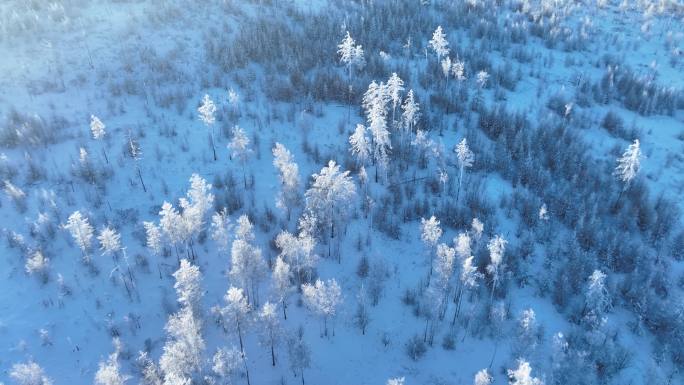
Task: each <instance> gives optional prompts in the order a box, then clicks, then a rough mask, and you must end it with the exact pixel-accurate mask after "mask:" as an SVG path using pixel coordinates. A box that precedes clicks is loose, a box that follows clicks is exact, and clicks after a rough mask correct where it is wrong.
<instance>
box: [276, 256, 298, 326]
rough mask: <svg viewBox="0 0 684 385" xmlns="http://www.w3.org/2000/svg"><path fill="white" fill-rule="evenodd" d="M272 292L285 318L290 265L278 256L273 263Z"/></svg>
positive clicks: (290, 290)
mask: <svg viewBox="0 0 684 385" xmlns="http://www.w3.org/2000/svg"><path fill="white" fill-rule="evenodd" d="M272 277H273V293H274V294H275V296H276V298H277V300H278V302H280V305H281V306H282V308H283V317H284V318H285V319H287V298H288V297H289V296H290V293H292V291H293V289H294V287H293V285H292V272H291V271H290V265H288V263H287V262H285V261H284V260H283V258H281V257H280V256H278V257H276V260H275V263H274V264H273V275H272Z"/></svg>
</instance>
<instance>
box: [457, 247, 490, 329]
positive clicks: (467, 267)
mask: <svg viewBox="0 0 684 385" xmlns="http://www.w3.org/2000/svg"><path fill="white" fill-rule="evenodd" d="M474 259H475V257H473V256H472V255H471V256H470V257H468V258H465V259H464V260H463V263H462V265H461V275H460V277H459V281H460V287H459V290H458V302H457V304H456V310H455V311H454V318H453V320H452V321H451V324H452V325H454V324H456V318H457V317H458V315H459V313H460V311H461V301H462V299H463V297H464V296H465V293H469V292H471V291H472V290H474V289H475V288H476V287H477V285H478V280H480V279H481V278H482V273H479V272H478V271H477V266H475V263H474V261H473V260H474Z"/></svg>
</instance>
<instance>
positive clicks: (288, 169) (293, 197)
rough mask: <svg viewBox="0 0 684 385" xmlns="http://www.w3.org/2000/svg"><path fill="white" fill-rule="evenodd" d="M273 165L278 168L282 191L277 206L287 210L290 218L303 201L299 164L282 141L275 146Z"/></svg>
mask: <svg viewBox="0 0 684 385" xmlns="http://www.w3.org/2000/svg"><path fill="white" fill-rule="evenodd" d="M273 165H274V166H275V167H276V169H278V177H279V179H280V185H281V191H280V193H278V197H277V198H276V207H278V208H279V209H281V210H285V212H286V213H287V219H288V220H290V214H291V213H292V209H293V208H295V207H297V206H298V205H299V204H300V203H301V196H300V191H299V166H297V163H295V161H294V157H293V156H292V154H291V153H290V151H289V150H288V149H287V148H285V146H283V145H282V144H280V143H276V144H275V146H274V147H273Z"/></svg>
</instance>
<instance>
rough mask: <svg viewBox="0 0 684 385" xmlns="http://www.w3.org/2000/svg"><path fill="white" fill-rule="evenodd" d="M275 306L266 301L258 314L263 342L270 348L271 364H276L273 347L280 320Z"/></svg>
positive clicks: (278, 332) (277, 337) (276, 338)
mask: <svg viewBox="0 0 684 385" xmlns="http://www.w3.org/2000/svg"><path fill="white" fill-rule="evenodd" d="M276 308H277V306H276V305H275V304H272V303H270V302H268V301H267V302H266V303H264V305H263V306H262V307H261V310H260V311H259V314H258V317H259V324H260V326H261V328H260V329H261V331H262V337H263V340H264V343H265V344H266V345H268V346H269V347H270V348H271V364H272V365H273V366H275V364H276V356H275V347H276V344H277V343H278V340H279V338H280V321H279V320H278V316H277V315H276V312H277V309H276Z"/></svg>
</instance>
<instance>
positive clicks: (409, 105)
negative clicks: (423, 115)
mask: <svg viewBox="0 0 684 385" xmlns="http://www.w3.org/2000/svg"><path fill="white" fill-rule="evenodd" d="M401 109H402V113H401V120H402V122H403V127H404V130H405V131H406V132H408V133H413V128H414V127H415V126H416V124H417V123H418V119H419V118H420V106H419V105H418V102H416V98H415V96H413V90H412V89H411V90H409V91H408V93H407V94H406V98H405V99H404V104H402V106H401Z"/></svg>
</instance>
